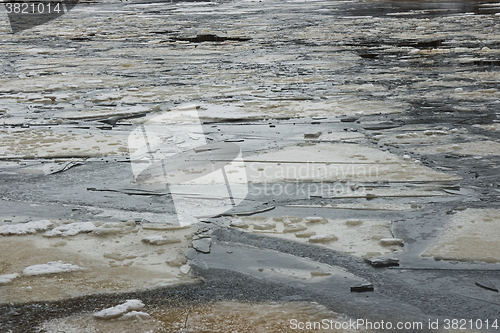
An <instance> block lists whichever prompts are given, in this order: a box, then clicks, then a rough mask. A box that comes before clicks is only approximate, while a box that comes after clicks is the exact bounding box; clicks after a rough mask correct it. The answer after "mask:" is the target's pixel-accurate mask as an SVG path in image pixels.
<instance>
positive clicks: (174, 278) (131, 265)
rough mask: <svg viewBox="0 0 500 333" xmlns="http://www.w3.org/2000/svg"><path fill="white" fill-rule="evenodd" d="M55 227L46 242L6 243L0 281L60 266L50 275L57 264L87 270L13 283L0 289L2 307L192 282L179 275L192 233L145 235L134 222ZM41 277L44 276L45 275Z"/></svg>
mask: <svg viewBox="0 0 500 333" xmlns="http://www.w3.org/2000/svg"><path fill="white" fill-rule="evenodd" d="M52 221H53V222H52V224H51V225H50V226H49V227H47V228H46V229H50V230H48V231H46V235H45V236H48V237H44V233H43V232H40V233H38V234H27V235H23V233H21V234H20V235H18V234H15V235H12V236H3V237H2V241H1V242H0V261H1V262H2V263H3V265H2V267H0V276H3V275H6V274H20V273H22V272H23V270H26V269H27V267H31V268H29V269H28V271H31V270H33V269H34V268H33V267H35V268H36V267H38V266H34V265H46V266H47V263H50V262H56V264H50V265H49V266H50V267H46V268H47V270H46V271H47V272H48V270H50V269H52V268H54V267H55V266H57V265H58V264H57V262H59V261H60V262H61V265H62V264H64V265H66V264H67V265H71V266H68V267H69V268H71V267H73V266H74V267H75V268H76V267H82V268H85V269H84V270H77V271H75V272H72V273H71V274H64V275H61V274H50V275H44V276H43V278H41V277H39V276H37V275H33V274H30V276H26V275H25V276H23V277H22V278H19V279H12V281H11V282H10V283H8V284H6V285H4V286H2V288H3V295H2V301H3V302H28V301H40V300H57V299H65V298H68V297H78V296H82V295H89V294H95V293H114V292H125V291H137V290H145V289H150V288H155V287H158V286H166V285H172V284H176V283H189V282H190V281H194V280H193V279H192V278H190V277H188V276H186V275H184V274H181V273H180V271H179V267H181V266H182V265H183V264H185V262H186V259H185V257H184V252H185V251H186V250H187V249H188V247H189V244H190V241H189V240H188V238H189V237H188V236H189V235H191V233H192V230H191V229H190V228H183V229H179V228H170V229H165V227H166V225H164V224H162V225H161V227H164V228H163V229H158V228H153V229H147V228H143V227H142V226H139V225H136V223H135V222H134V221H130V222H106V223H104V222H101V221H93V222H74V221H66V223H62V222H60V221H57V220H52ZM49 222H50V221H49ZM26 224H27V223H25V224H23V223H21V224H9V225H5V226H4V227H7V226H8V227H15V226H21V225H26ZM46 229H45V230H46ZM9 230H10V229H9ZM10 233H11V232H10V231H9V234H10ZM147 237H165V239H167V238H168V239H170V240H172V241H175V242H174V243H169V244H162V245H155V246H152V245H150V244H145V243H143V242H142V241H141V240H142V239H144V238H147ZM44 267H45V266H43V267H41V268H44ZM64 267H66V266H61V268H64ZM55 268H57V267H55ZM38 271H40V272H42V271H43V269H40V270H38ZM28 273H29V272H28ZM53 273H56V272H55V271H54V272H53ZM26 287H30V289H29V290H28V289H26Z"/></svg>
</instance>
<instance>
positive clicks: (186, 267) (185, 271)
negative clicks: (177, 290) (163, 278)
mask: <svg viewBox="0 0 500 333" xmlns="http://www.w3.org/2000/svg"><path fill="white" fill-rule="evenodd" d="M179 270H180V271H181V273H182V274H184V275H188V274H189V272H191V266H189V265H183V266H181V268H179Z"/></svg>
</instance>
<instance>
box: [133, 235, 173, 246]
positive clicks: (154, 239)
mask: <svg viewBox="0 0 500 333" xmlns="http://www.w3.org/2000/svg"><path fill="white" fill-rule="evenodd" d="M141 241H142V242H143V243H146V244H151V245H165V244H174V243H180V242H181V240H180V239H178V238H173V237H165V236H149V237H144V238H143V239H142V240H141Z"/></svg>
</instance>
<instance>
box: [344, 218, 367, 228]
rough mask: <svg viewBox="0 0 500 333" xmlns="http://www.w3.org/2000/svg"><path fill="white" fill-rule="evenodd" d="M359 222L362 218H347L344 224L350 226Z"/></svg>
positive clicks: (361, 221) (360, 222) (361, 222)
mask: <svg viewBox="0 0 500 333" xmlns="http://www.w3.org/2000/svg"><path fill="white" fill-rule="evenodd" d="M361 224H363V220H359V219H349V220H347V221H345V225H347V226H350V227H353V226H357V225H361Z"/></svg>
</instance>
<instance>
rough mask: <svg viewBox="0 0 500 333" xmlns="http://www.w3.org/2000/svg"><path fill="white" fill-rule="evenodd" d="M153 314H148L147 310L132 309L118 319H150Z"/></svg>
mask: <svg viewBox="0 0 500 333" xmlns="http://www.w3.org/2000/svg"><path fill="white" fill-rule="evenodd" d="M149 318H151V316H150V315H149V314H147V313H146V312H142V311H130V312H129V313H125V314H124V315H123V316H121V317H120V318H118V320H130V319H135V320H137V319H139V320H144V319H149Z"/></svg>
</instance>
